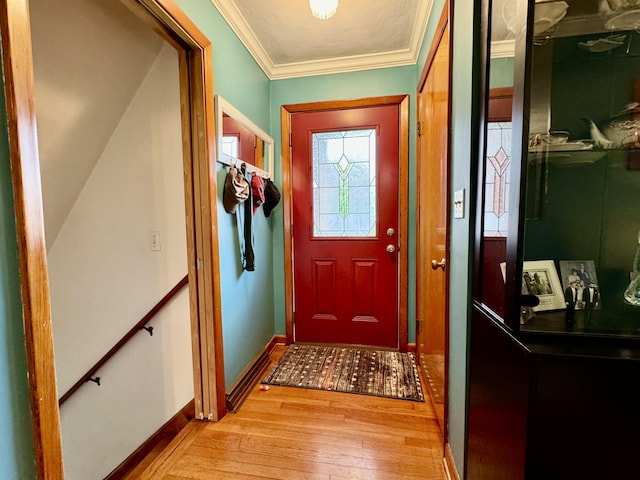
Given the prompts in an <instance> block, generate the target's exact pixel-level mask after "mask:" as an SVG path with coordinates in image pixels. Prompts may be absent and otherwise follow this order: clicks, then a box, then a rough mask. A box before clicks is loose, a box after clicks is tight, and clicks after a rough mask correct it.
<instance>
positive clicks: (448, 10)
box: [416, 0, 453, 448]
mask: <svg viewBox="0 0 640 480" xmlns="http://www.w3.org/2000/svg"><path fill="white" fill-rule="evenodd" d="M452 19H453V8H452V2H450V0H445V3H444V6H443V8H442V13H441V14H440V19H439V20H438V25H437V26H436V31H435V34H434V36H433V40H432V42H431V47H430V49H429V53H428V55H427V59H426V60H425V63H424V66H423V68H422V72H421V74H420V80H419V81H418V86H417V89H416V98H418V99H420V97H421V92H422V89H423V88H424V84H425V82H426V80H427V76H428V74H429V71H430V70H431V67H432V65H433V61H434V59H435V57H436V52H437V50H438V48H439V47H440V42H441V41H442V39H443V37H444V35H445V33H447V34H448V42H449V58H448V62H449V79H448V87H447V88H448V89H449V99H448V106H447V116H448V122H447V161H446V165H447V173H446V181H445V185H444V196H445V205H446V206H447V207H446V214H445V225H446V229H445V236H446V242H447V244H446V257H445V259H446V265H447V267H448V266H449V265H450V246H449V240H450V235H451V216H450V210H449V208H448V205H450V200H451V199H450V188H449V186H450V182H451V112H452V102H451V92H452V80H453V79H452V77H453V76H452V74H451V68H452V66H453V49H452V48H451V47H452V45H453V29H452V28H451V20H452ZM419 109H420V100H418V106H417V108H416V112H417V113H416V116H418V120H419V115H420V111H419ZM416 146H417V148H416V150H417V152H416V158H417V162H416V163H417V164H418V168H417V175H416V176H417V188H418V189H419V188H420V185H421V184H422V182H421V178H420V177H421V169H420V167H419V165H420V158H421V154H422V152H421V146H420V139H419V138H416ZM416 196H418V194H417V193H416ZM444 274H445V275H446V278H445V306H446V307H445V312H444V348H445V352H444V429H443V432H442V434H443V440H444V444H445V445H446V444H447V442H448V425H449V421H448V416H449V331H450V328H449V298H450V283H449V268H447V269H446V270H445V272H444ZM416 326H417V325H416ZM416 340H417V338H416ZM416 343H417V342H416ZM443 448H444V445H443Z"/></svg>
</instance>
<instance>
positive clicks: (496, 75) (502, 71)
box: [489, 57, 513, 88]
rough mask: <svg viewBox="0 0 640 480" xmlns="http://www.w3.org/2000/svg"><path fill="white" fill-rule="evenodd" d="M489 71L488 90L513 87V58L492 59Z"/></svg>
mask: <svg viewBox="0 0 640 480" xmlns="http://www.w3.org/2000/svg"><path fill="white" fill-rule="evenodd" d="M489 71H490V72H491V73H490V75H489V88H501V87H513V57H508V58H494V59H492V60H491V63H490V66H489Z"/></svg>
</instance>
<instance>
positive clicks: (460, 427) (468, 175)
mask: <svg viewBox="0 0 640 480" xmlns="http://www.w3.org/2000/svg"><path fill="white" fill-rule="evenodd" d="M469 3H470V2H454V12H453V18H454V19H455V24H454V28H453V84H452V92H451V93H452V106H451V109H452V111H451V126H452V132H451V138H452V145H451V189H452V191H456V190H459V189H462V188H464V189H465V198H466V199H468V202H467V206H466V209H465V210H466V211H465V217H464V218H461V219H458V218H452V219H451V230H450V231H451V237H450V249H451V250H450V269H449V281H450V284H449V288H450V291H451V292H458V293H456V294H452V295H450V297H449V392H448V393H449V411H448V415H449V444H450V445H451V451H452V453H453V457H454V459H455V462H456V466H457V468H458V473H459V474H460V475H461V476H462V477H463V478H464V466H465V463H464V462H465V449H466V440H465V437H466V424H467V421H466V417H467V413H466V412H467V402H466V393H467V363H468V340H469V320H470V313H471V282H472V276H471V268H472V257H471V255H470V252H472V251H473V249H472V240H473V230H474V222H475V208H476V205H475V195H476V188H475V179H474V176H473V175H472V173H473V168H472V165H474V164H475V163H476V162H477V150H476V149H477V146H475V145H474V141H473V135H472V133H473V130H474V128H477V109H476V108H474V106H475V104H476V103H477V96H478V94H477V93H476V92H474V88H476V87H475V86H477V85H478V75H479V69H478V68H474V61H475V58H474V55H473V54H474V32H478V31H479V28H478V26H477V25H476V23H477V21H478V20H476V19H477V18H479V15H478V12H475V11H474V5H473V4H478V3H479V2H473V4H469ZM474 14H475V15H474Z"/></svg>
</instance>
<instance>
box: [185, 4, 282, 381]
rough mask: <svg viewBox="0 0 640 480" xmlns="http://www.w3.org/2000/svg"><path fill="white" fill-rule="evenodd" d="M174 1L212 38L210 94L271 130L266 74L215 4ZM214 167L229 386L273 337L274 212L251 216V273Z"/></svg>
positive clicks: (219, 166) (221, 178)
mask: <svg viewBox="0 0 640 480" xmlns="http://www.w3.org/2000/svg"><path fill="white" fill-rule="evenodd" d="M177 3H178V4H179V5H180V7H181V8H182V9H183V10H184V12H185V13H186V14H187V15H188V16H189V17H190V18H191V19H192V21H193V22H194V23H195V24H196V26H197V27H198V28H199V29H200V30H201V31H202V33H204V35H206V36H207V38H208V39H209V40H210V41H211V44H212V47H213V82H214V84H213V88H214V93H215V94H219V95H221V96H222V97H224V99H225V100H227V101H228V102H229V103H230V104H231V105H233V106H234V107H235V108H236V109H238V110H239V111H241V112H242V113H243V114H244V115H246V116H247V117H248V118H250V119H251V120H252V121H253V122H254V123H255V124H256V125H258V126H259V127H260V128H261V129H262V130H264V131H265V132H269V131H270V130H271V128H270V123H269V122H270V119H269V113H270V103H269V95H270V92H269V79H268V78H267V77H266V75H265V74H264V73H263V72H262V70H261V69H260V68H259V67H258V65H257V64H256V62H255V61H254V60H253V57H251V55H249V52H248V51H247V50H246V48H245V47H244V45H242V43H241V42H240V40H238V37H237V36H236V35H235V33H234V32H233V30H231V28H230V27H229V25H228V24H227V23H226V22H225V20H224V19H223V18H222V16H221V15H220V14H219V13H218V10H217V9H216V8H215V7H214V6H213V3H211V2H210V1H209V0H198V1H193V0H178V2H177ZM216 169H217V186H218V240H219V247H220V271H221V278H220V287H221V296H222V332H223V341H224V369H225V383H226V386H227V388H229V386H230V385H231V384H232V383H233V382H234V381H235V380H236V379H237V378H238V376H239V375H240V374H241V373H242V371H243V370H244V368H245V367H246V366H247V365H248V364H249V363H250V362H251V361H252V360H253V358H254V357H255V356H256V355H257V354H258V352H259V351H260V349H261V348H263V347H264V346H265V345H266V344H267V343H268V342H269V340H270V339H271V337H272V336H273V332H274V327H273V325H274V316H273V315H274V296H273V275H272V271H273V253H272V252H273V250H274V248H276V249H277V246H274V242H273V238H274V237H275V225H274V219H273V214H272V216H271V217H270V218H265V216H264V214H263V212H262V209H260V210H258V211H257V212H256V215H255V216H254V217H253V227H254V238H255V254H256V269H255V271H254V272H245V271H243V270H242V266H241V262H240V252H239V241H238V229H237V225H236V218H235V215H230V214H228V213H227V212H225V210H224V208H223V206H222V192H223V187H224V179H225V175H226V167H225V166H224V165H222V164H219V163H218V164H216ZM276 245H277V244H276Z"/></svg>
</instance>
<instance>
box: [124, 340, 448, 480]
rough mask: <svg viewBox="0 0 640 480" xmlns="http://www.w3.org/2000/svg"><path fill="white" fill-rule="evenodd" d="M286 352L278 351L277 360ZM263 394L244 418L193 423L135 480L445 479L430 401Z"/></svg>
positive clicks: (277, 390) (280, 391) (283, 391)
mask: <svg viewBox="0 0 640 480" xmlns="http://www.w3.org/2000/svg"><path fill="white" fill-rule="evenodd" d="M282 351H283V347H277V350H276V352H275V353H276V355H275V356H272V360H275V359H276V358H278V357H279V356H280V355H281V354H282ZM259 387H260V386H259V385H258V386H256V387H255V389H254V390H253V392H252V393H251V394H250V396H249V398H248V399H247V400H246V402H245V403H244V405H242V407H241V409H240V411H239V412H238V413H236V414H233V413H229V414H227V416H226V417H225V418H223V419H222V420H221V421H220V422H217V423H211V422H198V421H192V422H191V423H190V424H189V425H188V426H187V427H186V428H185V429H184V430H183V431H182V432H181V434H180V435H179V436H178V437H177V438H176V439H175V440H174V441H173V442H172V443H171V444H170V445H169V446H168V447H167V449H166V450H165V451H164V452H163V453H162V454H161V455H160V456H159V457H158V458H156V459H155V460H154V461H153V463H151V464H150V465H149V466H148V468H146V470H145V471H144V472H143V473H142V474H137V473H136V474H135V476H130V477H128V478H142V479H154V480H155V479H166V480H185V479H207V480H215V479H224V480H232V479H278V480H297V479H304V480H311V479H318V480H320V479H324V480H342V479H358V480H378V479H380V480H394V479H398V480H400V479H402V480H413V479H438V480H442V479H444V478H445V476H444V473H443V468H442V457H443V442H442V437H441V434H440V430H439V428H438V424H437V421H436V418H435V413H434V411H433V408H432V406H431V403H430V400H429V399H426V402H424V403H422V402H411V401H406V400H394V399H385V398H376V397H369V396H363V395H354V394H348V393H335V392H325V391H317V390H306V389H297V388H288V387H275V386H271V387H270V389H269V390H268V391H266V392H264V391H260V389H259ZM425 394H426V392H425Z"/></svg>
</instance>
